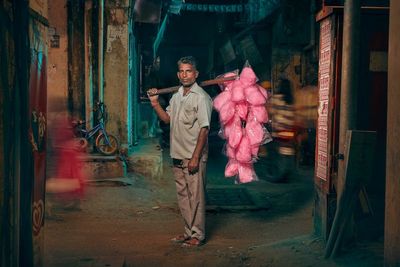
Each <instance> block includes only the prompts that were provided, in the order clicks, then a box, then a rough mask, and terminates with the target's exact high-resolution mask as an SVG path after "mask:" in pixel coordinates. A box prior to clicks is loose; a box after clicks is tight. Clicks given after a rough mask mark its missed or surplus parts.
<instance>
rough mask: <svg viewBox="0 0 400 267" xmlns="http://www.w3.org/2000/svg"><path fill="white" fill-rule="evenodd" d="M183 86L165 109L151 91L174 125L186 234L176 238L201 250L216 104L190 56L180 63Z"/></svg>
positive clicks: (160, 111) (162, 116)
mask: <svg viewBox="0 0 400 267" xmlns="http://www.w3.org/2000/svg"><path fill="white" fill-rule="evenodd" d="M177 75H178V78H179V81H180V83H181V85H182V86H181V87H180V88H179V90H178V92H177V93H175V94H174V95H173V96H172V98H171V100H170V102H169V106H168V107H167V108H166V110H164V109H163V108H162V107H161V105H160V104H159V102H158V96H157V95H156V94H157V89H155V88H153V89H150V90H149V91H148V95H149V98H150V102H151V105H152V107H153V108H154V110H155V112H156V113H157V115H158V117H159V118H160V119H161V120H162V121H163V122H165V123H170V129H171V130H170V154H171V157H172V159H173V173H174V176H175V185H176V192H177V197H178V205H179V208H180V211H181V215H182V217H183V219H184V223H185V231H184V234H183V235H178V236H177V237H174V238H173V239H172V241H173V242H177V243H183V246H188V247H197V246H200V245H201V244H203V243H204V239H205V184H206V183H205V182H206V181H205V171H206V162H207V156H208V155H207V154H208V142H207V137H208V131H209V128H210V121H211V111H212V101H211V98H210V96H209V95H208V94H207V93H206V92H205V91H204V90H203V89H202V88H201V87H200V86H199V85H198V84H197V83H196V79H197V77H198V75H199V72H198V71H197V64H196V60H195V59H194V58H193V57H191V56H189V57H183V58H181V59H179V61H178V73H177Z"/></svg>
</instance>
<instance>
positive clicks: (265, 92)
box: [256, 84, 269, 100]
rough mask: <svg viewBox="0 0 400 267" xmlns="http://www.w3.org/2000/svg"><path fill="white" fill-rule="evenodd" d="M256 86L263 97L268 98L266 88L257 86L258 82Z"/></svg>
mask: <svg viewBox="0 0 400 267" xmlns="http://www.w3.org/2000/svg"><path fill="white" fill-rule="evenodd" d="M256 86H257V88H258V90H260V92H261V94H262V95H263V96H264V97H265V99H266V100H268V98H269V97H268V92H267V90H266V89H265V88H264V87H262V86H259V85H258V84H256Z"/></svg>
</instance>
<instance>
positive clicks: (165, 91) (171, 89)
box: [151, 76, 238, 96]
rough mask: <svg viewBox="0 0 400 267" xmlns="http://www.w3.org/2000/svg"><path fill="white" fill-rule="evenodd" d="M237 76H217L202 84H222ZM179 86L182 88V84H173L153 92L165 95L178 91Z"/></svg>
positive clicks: (201, 84)
mask: <svg viewBox="0 0 400 267" xmlns="http://www.w3.org/2000/svg"><path fill="white" fill-rule="evenodd" d="M237 78H238V76H232V77H225V78H217V79H212V80H206V81H203V82H201V83H200V86H208V85H213V84H221V83H224V82H228V81H233V80H236V79H237ZM179 88H180V86H172V87H168V88H162V89H158V90H157V93H156V94H153V95H163V94H168V93H173V92H176V91H178V90H179ZM151 96H152V95H151Z"/></svg>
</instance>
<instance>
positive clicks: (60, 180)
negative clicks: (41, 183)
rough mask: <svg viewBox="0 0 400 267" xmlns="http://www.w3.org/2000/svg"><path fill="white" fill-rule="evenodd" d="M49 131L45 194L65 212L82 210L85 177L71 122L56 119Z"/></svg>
mask: <svg viewBox="0 0 400 267" xmlns="http://www.w3.org/2000/svg"><path fill="white" fill-rule="evenodd" d="M51 126H52V127H50V131H51V132H50V138H51V141H52V142H51V144H52V147H51V148H50V159H49V170H51V171H49V176H48V179H47V182H46V192H47V193H51V194H53V196H54V199H55V200H58V201H60V202H61V204H62V205H63V207H64V208H70V209H80V199H81V198H82V197H83V195H84V184H85V175H84V173H83V171H82V170H83V168H82V156H83V153H82V152H81V151H79V150H78V149H77V141H76V139H75V136H74V132H73V126H72V123H71V120H70V119H69V118H67V116H65V117H63V118H57V119H55V121H54V122H53V123H52V125H51Z"/></svg>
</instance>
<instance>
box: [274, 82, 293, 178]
mask: <svg viewBox="0 0 400 267" xmlns="http://www.w3.org/2000/svg"><path fill="white" fill-rule="evenodd" d="M268 111H269V114H270V116H271V126H272V127H271V128H272V137H273V138H274V142H272V145H271V146H272V148H271V150H272V151H270V152H271V153H270V154H271V164H272V165H274V166H273V167H271V173H270V177H269V180H270V181H274V182H278V181H284V180H286V179H287V178H288V176H289V174H291V172H292V171H293V169H294V168H295V164H294V163H295V156H296V149H295V131H296V123H295V108H294V97H293V92H292V86H291V83H290V81H289V80H288V79H286V78H281V79H280V80H279V82H278V86H277V88H276V90H275V92H274V93H273V95H272V96H271V98H270V100H269V103H268ZM272 170H273V171H272Z"/></svg>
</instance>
